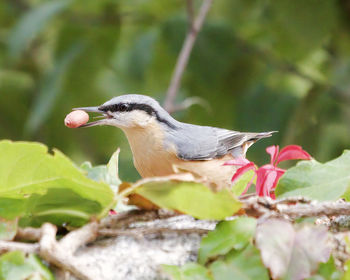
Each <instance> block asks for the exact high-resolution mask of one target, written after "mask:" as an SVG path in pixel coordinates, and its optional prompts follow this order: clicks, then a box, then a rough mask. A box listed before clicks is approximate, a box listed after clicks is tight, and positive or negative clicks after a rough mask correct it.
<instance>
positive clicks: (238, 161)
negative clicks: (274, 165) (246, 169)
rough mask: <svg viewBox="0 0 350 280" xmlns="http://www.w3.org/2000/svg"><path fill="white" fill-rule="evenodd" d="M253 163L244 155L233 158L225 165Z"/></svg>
mask: <svg viewBox="0 0 350 280" xmlns="http://www.w3.org/2000/svg"><path fill="white" fill-rule="evenodd" d="M249 163H251V162H250V161H249V160H247V159H246V158H244V157H238V158H234V159H232V160H229V161H226V162H225V163H224V165H237V166H244V165H247V164H249Z"/></svg>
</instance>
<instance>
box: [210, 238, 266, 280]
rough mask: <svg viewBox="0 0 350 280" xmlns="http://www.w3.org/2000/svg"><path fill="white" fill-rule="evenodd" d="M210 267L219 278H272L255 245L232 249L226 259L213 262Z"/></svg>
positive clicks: (263, 279)
mask: <svg viewBox="0 0 350 280" xmlns="http://www.w3.org/2000/svg"><path fill="white" fill-rule="evenodd" d="M209 269H210V271H211V272H212V275H213V276H214V279H217V280H226V279H227V280H230V279H235V280H249V279H252V280H253V279H254V280H255V279H259V280H265V279H266V280H268V279H270V278H269V275H268V271H267V269H266V268H265V267H264V265H263V264H262V261H261V258H260V254H259V251H258V250H257V249H256V248H255V247H254V246H253V245H248V246H247V247H246V248H245V249H244V250H242V251H235V250H232V251H231V252H230V253H229V254H228V255H227V256H226V257H225V259H224V260H219V261H215V262H213V263H212V264H211V265H210V267H209Z"/></svg>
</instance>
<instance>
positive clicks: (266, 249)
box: [255, 219, 331, 279]
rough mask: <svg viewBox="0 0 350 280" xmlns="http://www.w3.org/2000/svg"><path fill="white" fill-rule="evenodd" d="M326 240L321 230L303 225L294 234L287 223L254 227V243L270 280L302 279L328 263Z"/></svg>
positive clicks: (278, 221) (272, 222)
mask: <svg viewBox="0 0 350 280" xmlns="http://www.w3.org/2000/svg"><path fill="white" fill-rule="evenodd" d="M328 238H329V237H328V232H327V229H326V228H323V227H316V226H310V225H309V226H308V225H304V226H302V227H301V228H300V229H299V230H298V231H296V230H295V229H294V228H293V225H292V224H291V223H289V222H288V221H286V220H281V219H270V220H267V221H265V222H263V223H261V224H259V225H258V226H257V229H256V236H255V241H256V246H257V247H258V248H259V249H260V251H261V256H262V259H263V262H264V264H265V266H266V267H268V268H269V269H270V271H271V275H272V278H273V279H279V278H285V279H305V278H307V277H309V276H310V275H311V273H313V272H314V271H317V268H318V266H319V263H320V262H326V261H328V259H329V257H330V253H331V247H330V244H329V240H328Z"/></svg>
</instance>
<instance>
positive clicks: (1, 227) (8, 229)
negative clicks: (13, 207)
mask: <svg viewBox="0 0 350 280" xmlns="http://www.w3.org/2000/svg"><path fill="white" fill-rule="evenodd" d="M17 224H18V220H17V219H14V220H5V219H3V218H1V217H0V240H7V241H10V240H13V238H14V237H15V236H16V233H17Z"/></svg>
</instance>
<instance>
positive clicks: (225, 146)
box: [171, 125, 273, 160]
mask: <svg viewBox="0 0 350 280" xmlns="http://www.w3.org/2000/svg"><path fill="white" fill-rule="evenodd" d="M272 133H273V132H262V133H245V132H238V131H232V130H227V129H220V128H215V127H208V126H196V125H186V126H184V127H183V128H181V130H178V131H176V132H174V133H172V135H171V138H172V139H171V142H172V143H175V146H176V150H177V156H178V157H179V158H180V159H183V160H210V159H214V158H220V157H223V156H225V155H227V154H234V152H235V149H236V150H237V149H240V150H241V147H242V146H243V145H244V144H245V143H254V142H256V141H257V140H259V139H261V138H265V137H270V136H271V135H272Z"/></svg>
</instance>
